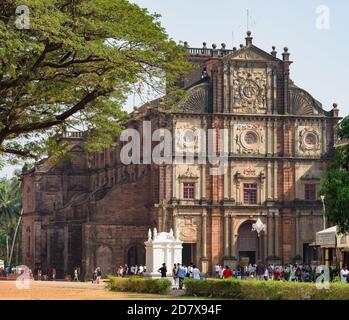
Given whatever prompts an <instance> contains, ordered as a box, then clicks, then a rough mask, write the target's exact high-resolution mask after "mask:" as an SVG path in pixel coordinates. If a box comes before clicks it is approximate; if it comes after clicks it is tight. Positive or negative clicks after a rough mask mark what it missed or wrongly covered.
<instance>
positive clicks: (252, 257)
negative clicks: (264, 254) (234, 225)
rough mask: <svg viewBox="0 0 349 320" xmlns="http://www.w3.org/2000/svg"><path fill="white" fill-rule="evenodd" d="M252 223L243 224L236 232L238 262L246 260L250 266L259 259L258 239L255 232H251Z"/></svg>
mask: <svg viewBox="0 0 349 320" xmlns="http://www.w3.org/2000/svg"><path fill="white" fill-rule="evenodd" d="M253 223H254V222H253V221H246V222H244V223H243V224H242V225H241V226H240V228H239V231H238V254H239V260H240V261H247V260H248V263H252V264H254V263H257V259H258V258H259V252H258V251H259V239H258V235H257V232H255V231H252V224H253ZM247 258H248V259H247Z"/></svg>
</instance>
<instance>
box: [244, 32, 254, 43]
mask: <svg viewBox="0 0 349 320" xmlns="http://www.w3.org/2000/svg"><path fill="white" fill-rule="evenodd" d="M251 35H252V32H251V31H247V37H246V38H245V39H246V46H250V45H251V44H252V40H253V38H252V37H251Z"/></svg>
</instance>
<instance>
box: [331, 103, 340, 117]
mask: <svg viewBox="0 0 349 320" xmlns="http://www.w3.org/2000/svg"><path fill="white" fill-rule="evenodd" d="M332 115H333V117H338V116H339V108H338V104H337V103H334V104H333V109H332Z"/></svg>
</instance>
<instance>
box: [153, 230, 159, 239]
mask: <svg viewBox="0 0 349 320" xmlns="http://www.w3.org/2000/svg"><path fill="white" fill-rule="evenodd" d="M157 237H158V230H157V229H156V228H154V240H155V239H156V238H157Z"/></svg>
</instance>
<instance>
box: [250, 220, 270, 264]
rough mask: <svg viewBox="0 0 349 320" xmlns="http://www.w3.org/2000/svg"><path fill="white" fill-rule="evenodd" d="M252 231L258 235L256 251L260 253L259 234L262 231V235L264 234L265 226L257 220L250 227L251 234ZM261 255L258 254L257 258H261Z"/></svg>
mask: <svg viewBox="0 0 349 320" xmlns="http://www.w3.org/2000/svg"><path fill="white" fill-rule="evenodd" d="M253 231H256V232H257V234H258V250H259V251H262V246H261V242H260V234H261V232H262V231H264V233H266V231H267V226H266V225H265V224H264V223H263V222H262V221H261V219H260V218H258V220H257V222H256V223H254V224H253V225H252V232H253ZM261 254H262V253H261V252H260V253H259V255H258V256H259V257H258V258H261V256H262V255H261ZM265 259H266V257H265Z"/></svg>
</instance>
